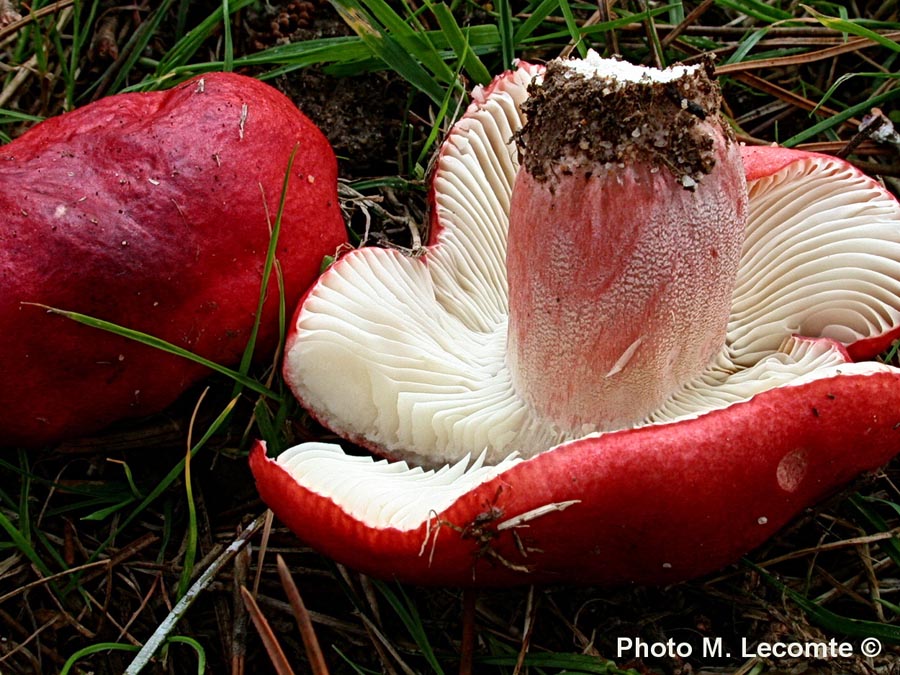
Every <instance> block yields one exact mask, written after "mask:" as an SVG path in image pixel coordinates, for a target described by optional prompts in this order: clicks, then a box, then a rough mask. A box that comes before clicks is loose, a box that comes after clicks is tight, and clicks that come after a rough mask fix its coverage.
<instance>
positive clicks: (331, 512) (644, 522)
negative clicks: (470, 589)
mask: <svg viewBox="0 0 900 675" xmlns="http://www.w3.org/2000/svg"><path fill="white" fill-rule="evenodd" d="M898 449H900V375H897V374H894V373H878V374H874V375H852V376H851V375H846V376H838V377H834V378H830V379H825V380H818V381H814V382H811V383H807V384H803V385H798V386H789V387H781V388H778V389H774V390H771V391H768V392H765V393H763V394H760V395H758V396H755V397H753V398H752V399H750V400H749V401H746V402H744V403H739V404H735V405H733V406H730V407H729V408H726V409H721V410H717V411H714V412H711V413H709V414H707V415H703V416H701V417H698V418H695V419H692V420H686V421H681V422H677V423H672V424H664V425H658V426H647V427H642V428H639V429H633V430H626V431H621V432H615V433H610V434H606V435H604V436H601V437H599V438H593V439H591V438H586V439H582V440H578V441H574V442H572V443H569V444H567V445H565V446H562V447H560V448H558V449H556V450H553V451H550V452H546V453H544V454H542V455H539V456H537V457H535V458H534V459H531V460H529V461H526V462H522V463H521V464H518V465H516V466H515V467H513V468H512V469H510V470H509V471H507V472H505V473H504V474H502V475H501V476H499V477H497V478H496V479H494V480H493V481H490V482H488V483H485V484H484V485H482V486H480V487H479V488H477V489H476V490H474V491H472V492H470V493H468V494H466V495H465V496H463V497H462V498H461V499H459V500H458V501H457V502H456V503H455V504H454V505H453V506H452V507H450V508H449V509H447V510H446V511H445V512H443V513H441V514H439V515H438V516H437V517H436V518H435V519H434V520H432V523H431V532H430V533H429V532H428V530H427V528H426V526H425V525H422V526H421V527H419V528H418V529H417V530H413V531H409V532H401V531H398V530H395V529H381V530H376V529H373V528H367V527H366V526H364V525H363V524H362V523H361V522H359V521H357V520H355V519H353V518H351V517H350V516H348V515H347V514H346V513H344V512H343V511H341V510H340V509H339V508H336V507H335V505H334V503H333V502H332V501H331V500H330V499H326V498H323V497H320V496H318V495H315V494H313V493H311V492H310V491H308V490H306V489H304V488H302V487H300V486H299V485H297V483H295V482H294V480H293V479H292V478H291V477H290V476H289V475H288V474H287V472H285V471H284V469H282V468H281V467H280V466H279V465H278V464H277V463H276V462H275V461H273V460H270V459H267V458H266V456H265V447H264V446H263V445H262V444H259V445H257V447H256V448H255V449H254V450H253V452H252V454H251V458H250V463H251V468H252V469H253V473H254V475H255V477H256V481H257V486H258V488H259V490H260V494H261V495H262V498H263V500H264V501H265V502H266V503H267V504H268V505H269V506H270V507H271V508H272V509H273V510H274V512H275V514H276V515H277V516H278V517H279V518H280V519H281V520H282V521H284V523H285V524H286V525H287V526H288V527H290V528H291V529H292V530H293V531H294V532H295V533H297V534H298V536H299V537H300V538H301V539H303V540H304V541H306V542H307V543H308V544H309V545H311V546H313V547H314V548H316V549H317V550H319V551H321V552H323V553H325V554H326V555H328V556H330V557H332V558H334V559H335V560H338V561H340V562H343V563H345V564H347V565H350V566H352V567H354V568H356V569H359V570H361V571H363V572H366V573H369V574H371V575H374V576H377V577H381V578H396V579H399V580H402V581H406V582H411V583H417V584H440V585H459V586H471V585H475V586H505V585H516V584H529V583H573V582H574V583H590V584H600V585H619V584H623V583H642V584H666V583H672V582H676V581H681V580H684V579H689V578H692V577H696V576H699V575H702V574H705V573H708V572H712V571H714V570H717V569H720V568H722V567H723V566H725V565H727V564H730V563H732V562H734V561H735V560H736V559H738V558H739V557H740V556H741V555H743V554H745V553H747V552H748V551H750V550H752V549H753V548H754V547H756V546H758V545H759V544H761V543H762V542H764V541H765V540H766V539H767V538H768V537H770V536H772V534H774V533H775V532H776V531H777V530H778V529H779V528H780V527H782V526H783V525H784V524H785V523H787V522H788V521H789V520H790V519H791V518H792V517H793V516H794V515H796V514H797V513H798V512H799V511H801V510H802V509H803V508H805V507H807V506H809V505H810V504H813V503H815V502H816V501H818V500H821V499H822V498H823V497H824V496H827V495H828V494H829V493H831V492H833V491H834V490H835V489H836V488H838V487H839V486H841V485H843V484H845V483H846V482H847V481H849V480H851V479H852V478H853V477H854V476H856V475H858V474H859V473H860V472H863V471H867V470H871V469H875V468H877V467H878V466H881V465H883V464H884V463H886V462H887V461H888V460H889V459H890V458H891V457H892V456H893V455H894V454H896V453H897V451H898ZM569 500H581V501H580V503H578V504H575V505H572V506H570V507H568V508H566V509H564V510H561V511H556V512H551V513H547V514H545V515H542V516H540V517H537V518H535V519H533V520H531V521H529V522H527V523H524V524H523V525H525V526H523V527H519V528H511V529H506V530H504V531H502V532H498V531H497V529H496V526H497V525H498V524H499V523H501V522H503V521H505V520H508V519H510V518H514V517H515V516H518V515H520V514H523V513H527V512H529V511H532V510H533V509H537V508H539V507H541V506H544V505H546V504H551V503H561V502H566V501H569ZM492 509H493V511H492ZM438 520H439V521H440V522H441V523H444V524H443V525H439V523H438ZM451 524H452V526H451ZM479 528H480V529H479ZM513 532H515V535H513ZM516 537H518V540H519V541H518V542H517V541H516ZM426 540H427V544H426V545H425V546H424V548H423V543H425V542H426ZM420 551H421V553H420ZM522 551H525V552H526V553H527V556H524V555H523V554H522ZM513 565H515V566H524V567H528V568H530V570H531V571H519V570H515V569H513V568H512V566H513Z"/></svg>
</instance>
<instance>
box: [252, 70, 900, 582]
mask: <svg viewBox="0 0 900 675" xmlns="http://www.w3.org/2000/svg"><path fill="white" fill-rule="evenodd" d="M602 61H603V60H600V59H596V58H595V57H590V58H589V59H587V60H586V62H583V61H575V62H566V63H562V64H557V65H554V66H551V67H550V68H548V69H547V71H543V70H541V69H538V68H535V67H534V66H529V65H526V64H522V65H520V67H519V68H518V69H517V70H516V71H513V72H511V73H507V74H505V75H503V76H501V77H500V78H498V79H497V80H496V81H495V82H494V83H493V84H492V85H490V86H489V87H487V88H485V89H484V90H479V91H477V92H476V93H475V94H474V95H473V101H474V102H473V104H472V105H471V106H470V108H469V110H468V111H467V112H466V114H465V115H464V117H463V118H462V119H461V120H460V122H459V123H457V125H456V126H455V127H454V129H453V131H452V132H451V134H450V136H449V137H448V139H447V141H446V142H445V143H444V145H443V147H442V149H441V153H440V156H439V159H438V165H437V170H436V173H435V176H434V182H433V195H432V197H433V202H434V205H435V215H434V218H435V222H436V224H437V227H436V228H435V229H436V234H435V235H434V236H433V237H432V239H431V242H430V245H429V247H428V248H427V249H426V251H425V252H424V255H421V256H418V257H409V256H405V255H403V254H401V253H399V252H397V251H393V250H386V249H362V250H358V251H355V252H353V253H351V254H349V255H346V256H345V257H343V258H342V259H341V260H340V261H339V262H338V263H337V264H336V265H334V266H333V267H332V268H331V269H329V270H328V272H326V273H325V274H324V275H323V276H322V278H321V279H320V280H319V281H318V282H317V283H316V285H315V286H314V287H313V288H312V289H311V291H310V293H309V294H308V295H307V296H306V297H305V299H304V301H303V303H302V305H301V306H300V307H299V308H298V311H297V313H296V315H295V318H294V322H293V325H292V331H291V334H290V336H289V340H288V345H287V352H286V358H285V371H284V372H285V377H286V379H287V381H288V382H289V384H290V385H291V387H292V389H293V390H294V392H295V393H296V395H297V396H298V398H299V399H300V401H301V402H302V403H303V404H304V405H305V406H306V407H307V409H308V410H309V411H310V412H311V413H312V414H313V415H314V416H315V417H316V418H317V419H319V420H320V421H321V422H323V423H324V424H325V425H326V426H328V427H330V428H331V429H333V430H334V431H336V432H337V433H338V434H340V435H341V436H343V437H344V438H346V439H348V440H349V441H351V442H353V443H357V444H359V445H362V446H364V447H366V448H369V449H371V450H373V451H375V452H376V453H378V454H380V455H382V456H384V457H386V458H387V459H381V460H375V459H373V458H372V457H365V456H358V455H355V454H348V453H345V452H344V451H343V449H342V448H341V447H340V446H338V445H334V444H321V443H314V444H302V445H299V446H297V447H295V448H291V449H289V450H287V451H286V452H284V453H282V454H281V455H279V456H278V457H277V458H268V457H267V456H266V452H265V447H264V446H263V445H262V444H260V445H258V446H257V447H256V449H255V450H254V451H253V453H252V454H251V467H252V468H253V471H254V473H255V475H256V479H257V485H258V486H259V489H260V493H261V494H262V496H263V499H264V500H265V501H266V502H267V503H268V504H269V505H270V506H271V507H272V508H273V510H274V511H275V512H276V514H277V515H278V516H279V517H280V518H282V519H283V520H284V521H285V522H286V523H287V524H288V525H289V526H290V527H291V528H292V529H293V530H294V531H295V532H296V533H297V534H298V535H299V536H300V537H301V538H302V539H304V540H305V541H306V542H308V543H310V544H311V545H313V546H314V547H316V548H318V549H320V550H322V551H323V552H325V553H326V554H328V555H330V556H333V557H334V558H336V559H337V560H339V561H341V562H344V563H347V564H349V565H352V566H355V567H357V568H359V569H361V570H363V571H366V572H368V573H371V574H374V575H378V576H382V577H395V578H399V579H403V580H408V581H414V582H417V583H428V584H464V585H470V584H474V585H508V584H520V583H534V582H579V583H598V584H617V583H624V582H641V583H669V582H673V581H677V580H681V579H686V578H689V577H693V576H696V575H699V574H703V573H705V572H708V571H712V570H715V569H717V568H719V567H721V566H723V565H725V564H728V563H729V562H732V561H734V560H735V559H736V558H737V557H739V556H740V555H741V554H743V553H745V552H747V551H748V550H750V549H751V548H753V547H754V546H756V545H758V544H760V543H761V542H763V541H764V540H765V539H766V538H767V537H769V536H771V535H772V533H773V532H775V531H776V530H777V529H778V528H779V527H781V526H782V525H783V524H784V523H786V522H787V521H788V520H789V519H790V518H791V517H792V516H793V515H794V514H796V513H797V512H798V511H799V510H800V509H802V508H804V507H806V506H808V505H810V504H812V503H814V502H815V501H816V500H818V499H821V498H822V497H823V496H824V495H826V494H828V493H829V492H830V491H832V490H834V489H835V488H836V487H837V486H839V485H841V484H843V483H845V482H846V481H848V480H849V479H851V478H852V477H853V476H855V475H857V474H858V473H860V472H861V471H865V470H868V469H873V468H875V467H878V466H880V465H882V464H883V463H885V462H886V461H887V460H888V459H889V458H890V457H892V456H893V455H894V454H896V453H897V452H898V450H900V408H898V403H900V386H898V385H900V370H898V369H896V368H892V367H890V366H887V365H885V364H882V363H879V362H876V361H864V362H854V361H853V360H852V358H851V355H852V356H853V357H856V358H861V357H867V358H871V357H872V356H873V353H872V352H871V350H872V349H873V348H874V346H876V345H878V344H883V343H884V342H885V341H886V340H890V339H892V337H893V336H896V334H897V331H898V326H900V204H898V202H897V200H896V199H894V198H893V197H892V196H891V195H890V194H889V193H887V192H886V191H885V190H884V189H883V188H882V187H880V186H879V185H878V184H877V183H875V182H874V181H872V180H871V179H869V178H867V177H865V176H863V175H862V174H861V173H860V172H858V171H857V170H855V169H853V168H852V167H850V166H849V165H848V164H846V163H845V162H843V161H841V160H838V159H834V158H830V157H826V156H822V155H812V154H809V153H803V152H796V151H790V150H785V149H782V148H768V149H741V148H739V146H737V144H736V143H735V142H734V141H733V139H731V138H730V135H729V133H728V131H727V129H726V128H725V127H724V126H723V125H722V123H721V121H720V120H719V119H718V113H717V110H716V109H715V108H714V107H713V106H711V105H710V102H712V101H714V100H715V98H716V97H717V92H716V90H715V87H714V85H713V83H712V82H711V81H709V80H708V79H704V77H703V73H702V72H700V70H699V69H696V68H684V67H679V68H678V69H673V70H672V71H666V72H663V73H660V72H659V71H653V70H652V69H638V70H637V71H631V70H630V69H629V68H627V67H625V66H624V65H622V64H621V62H618V61H616V62H613V63H604V62H602ZM553 70H557V71H558V72H559V73H560V74H561V77H562V79H563V80H568V83H564V84H563V87H568V85H569V84H572V83H574V84H575V85H576V86H577V87H582V86H587V87H589V90H590V91H591V92H592V93H590V95H584V96H583V97H582V98H583V100H584V101H585V102H590V105H594V104H596V105H597V106H598V107H603V103H602V100H601V102H598V98H599V99H602V98H603V97H604V96H613V95H616V96H618V97H619V98H622V97H624V98H629V97H631V98H632V99H633V100H634V101H637V105H636V106H635V109H634V110H632V111H631V113H629V112H628V111H627V110H622V109H621V108H616V116H617V117H616V119H619V120H620V121H621V123H620V124H619V125H618V126H619V128H618V129H615V128H614V127H615V125H614V124H611V123H606V126H607V128H608V129H609V130H610V131H611V132H612V133H611V134H610V135H598V134H595V133H593V131H591V133H590V134H589V135H590V136H591V137H594V138H596V139H597V140H598V142H599V143H601V144H605V145H604V147H602V148H601V149H600V150H596V149H594V148H591V147H590V145H589V140H588V139H586V138H585V137H582V135H581V134H580V130H579V129H578V128H577V127H578V125H579V124H581V120H584V121H585V122H584V124H585V125H586V127H587V128H588V130H592V127H591V125H592V124H593V123H594V122H595V121H596V120H597V119H601V120H602V115H603V114H604V113H603V111H600V112H596V113H595V111H593V109H592V108H591V107H590V106H586V107H585V108H580V109H576V110H575V111H574V112H564V111H563V108H559V109H558V110H557V114H555V115H551V116H550V117H549V118H548V119H549V120H550V124H551V130H552V120H554V119H555V120H557V122H558V127H559V131H560V136H561V137H562V142H561V143H558V144H557V145H556V146H555V147H551V148H550V149H549V150H547V149H545V148H542V147H536V146H537V145H538V144H539V141H535V140H534V138H533V137H532V136H529V132H528V128H529V125H531V124H532V123H533V122H534V120H535V119H538V117H539V115H540V113H538V112H535V108H534V106H535V105H537V104H536V103H535V102H536V101H538V100H543V99H545V98H549V97H550V94H549V92H550V90H551V89H554V88H556V87H557V80H556V79H555V76H553V72H552V71H553ZM597 89H599V91H597ZM607 89H608V90H609V92H608V93H605V91H606V90H607ZM699 94H704V95H702V96H701V95H699ZM576 98H577V96H576ZM648 99H652V100H653V101H654V105H656V104H658V105H659V111H661V112H657V114H662V115H663V116H664V117H666V116H667V118H668V120H669V121H672V122H674V123H675V125H676V126H677V125H683V129H684V130H685V133H684V135H683V138H682V139H680V140H678V142H675V140H673V139H669V138H666V137H661V136H658V135H657V134H656V131H657V129H656V127H654V124H655V121H654V119H653V118H652V115H651V118H650V119H642V118H640V116H639V115H637V112H638V111H646V110H647V109H648V107H649V105H648V103H647V101H648ZM616 101H617V102H614V103H609V106H611V107H615V106H618V105H619V102H618V99H616ZM551 110H553V109H551ZM595 114H597V115H600V116H601V118H595V117H593V116H594V115H595ZM601 126H602V124H601ZM523 130H524V131H523ZM538 135H539V136H540V137H541V138H544V139H545V138H547V136H548V134H547V133H546V132H541V133H540V134H538ZM645 135H647V138H649V141H650V145H651V146H652V145H655V144H656V143H657V142H658V143H659V144H660V145H659V148H661V149H663V151H662V152H660V153H659V154H658V155H657V156H656V158H654V156H653V153H652V152H651V153H650V154H647V153H644V151H643V150H641V149H639V148H637V149H636V148H635V147H634V146H633V145H632V144H631V141H629V138H631V139H637V138H639V137H644V136H645ZM688 137H690V138H688ZM517 139H518V141H519V143H518V145H517V143H516V140H517ZM681 140H685V141H686V142H685V144H681ZM585 144H586V145H585ZM559 148H563V151H562V152H559ZM665 148H669V149H670V150H672V154H671V155H669V154H666V152H665V151H664V149H665ZM579 150H584V156H582V155H581V154H579ZM532 151H537V152H539V153H541V155H540V156H539V157H538V159H537V161H535V158H533V157H532V158H530V159H529V158H528V153H529V152H532ZM606 152H609V153H610V154H608V155H604V154H602V153H606ZM692 153H693V154H692ZM676 154H677V155H679V156H680V157H682V158H687V160H688V161H687V163H686V164H685V163H682V162H680V161H676V159H675V158H674V155H676ZM523 157H524V160H523ZM704 157H705V158H706V159H703V158H704ZM691 158H694V159H697V158H700V159H701V160H702V161H699V162H697V161H694V159H691ZM544 160H546V161H544ZM706 160H709V161H706ZM685 167H689V168H687V169H686V168H685ZM688 179H689V180H688ZM520 191H521V192H524V194H519V192H520ZM667 205H674V208H673V209H669V210H667V208H666V207H667ZM729 207H730V208H729ZM717 225H718V227H717ZM548 270H549V271H548ZM723 307H724V309H723ZM623 316H624V317H625V318H623ZM673 334H674V335H676V336H677V339H674V340H672V339H668V338H670V337H671V336H672V335H673ZM523 344H525V347H524V348H523V347H522V345H523ZM857 345H862V347H861V348H857ZM645 346H649V347H650V349H648V350H647V351H644V349H645ZM617 382H620V383H623V386H622V387H621V388H617V387H616V383H617ZM567 403H571V405H570V406H567Z"/></svg>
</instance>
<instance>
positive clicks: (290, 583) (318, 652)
mask: <svg viewBox="0 0 900 675" xmlns="http://www.w3.org/2000/svg"><path fill="white" fill-rule="evenodd" d="M277 562H278V577H279V578H280V579H281V585H282V586H283V587H284V592H285V594H286V595H287V597H288V602H290V603H291V609H292V610H293V612H294V618H295V619H296V620H297V627H298V628H299V629H300V637H301V638H303V646H304V647H305V648H306V657H307V658H308V659H309V665H310V667H311V668H312V673H313V675H328V664H327V663H325V656H324V655H323V654H322V648H321V647H320V646H319V639H318V638H317V637H316V631H315V629H314V628H313V624H312V619H311V618H310V616H309V612H308V611H307V610H306V605H304V604H303V598H301V597H300V591H299V590H298V589H297V584H295V583H294V579H293V577H292V576H291V572H290V570H288V568H287V564H286V563H285V562H284V558H282V557H281V556H278V558H277Z"/></svg>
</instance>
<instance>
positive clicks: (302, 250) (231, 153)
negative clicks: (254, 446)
mask: <svg viewBox="0 0 900 675" xmlns="http://www.w3.org/2000/svg"><path fill="white" fill-rule="evenodd" d="M295 147H296V156H295V157H294V161H293V169H292V173H291V176H290V181H289V183H288V188H287V193H286V202H285V208H284V214H283V218H282V228H281V233H280V237H279V239H278V246H277V252H276V255H277V259H278V261H279V263H280V265H281V267H280V272H281V275H282V279H283V282H284V289H285V298H284V300H285V301H286V302H287V303H289V304H290V306H293V304H294V303H296V302H297V300H298V298H299V296H300V295H301V293H303V291H304V290H305V289H306V288H307V287H308V286H309V284H311V283H312V281H313V279H314V278H315V277H316V275H317V274H318V272H319V269H320V266H321V262H322V258H323V256H325V255H327V254H333V253H334V251H335V249H336V248H337V247H338V246H339V245H340V244H341V243H342V242H344V241H345V237H346V235H345V231H344V227H343V221H342V217H341V213H340V208H339V204H338V199H337V188H336V185H337V183H336V181H337V179H336V161H335V157H334V153H333V152H332V150H331V148H330V146H329V144H328V142H327V141H326V140H325V138H324V136H323V135H322V134H321V132H319V130H318V129H317V128H316V127H315V126H314V125H313V123H312V122H310V121H309V120H308V119H307V118H306V117H305V116H303V115H302V114H301V113H300V112H299V111H298V110H297V108H296V106H295V105H294V104H293V103H291V101H290V100H288V99H287V98H286V97H285V96H283V95H282V94H281V93H279V92H278V91H277V90H275V89H274V88H272V87H270V86H268V85H266V84H263V83H261V82H259V81H257V80H254V79H252V78H249V77H244V76H239V75H233V74H226V73H211V74H207V75H203V76H201V77H197V78H194V79H192V80H189V81H187V82H185V83H183V84H181V85H179V86H177V87H175V88H173V89H171V90H169V91H165V92H155V93H148V94H125V95H119V96H113V97H110V98H107V99H103V100H101V101H98V102H97V103H94V104H91V105H88V106H85V107H84V108H81V109H79V110H76V111H74V112H71V113H67V114H64V115H62V116H60V117H56V118H52V119H48V120H47V121H45V122H43V123H41V124H39V125H38V126H36V127H35V128H34V129H31V130H29V131H28V132H26V133H25V134H23V135H22V136H21V137H20V138H18V139H17V140H15V141H13V142H11V143H9V144H8V145H6V146H3V147H0V291H2V292H0V326H2V328H3V330H2V331H0V359H2V365H0V430H2V435H0V445H27V446H37V445H41V444H46V443H51V442H54V441H58V440H61V439H64V438H69V437H73V436H78V435H83V434H86V433H89V432H93V431H97V430H99V429H100V428H102V427H104V426H106V425H108V424H110V423H111V422H113V421H115V420H117V419H120V418H123V417H133V416H137V415H145V414H149V413H152V412H156V411H159V410H160V409H162V408H163V407H165V406H167V405H168V404H169V403H171V402H172V401H173V400H174V399H175V398H176V397H177V396H178V395H179V394H180V393H181V392H183V391H184V390H185V388H186V387H187V386H188V385H190V384H191V383H193V382H195V381H197V380H198V379H199V378H201V377H203V376H204V375H205V374H206V373H208V370H207V369H205V368H204V367H202V366H199V365H197V364H194V363H192V362H189V361H187V360H184V359H181V358H179V357H176V356H171V355H167V354H164V353H162V352H160V351H158V350H155V349H153V348H151V347H146V346H143V345H140V344H138V343H135V342H131V341H129V340H127V339H125V338H122V337H118V336H114V335H112V334H108V333H104V332H101V331H98V330H96V329H92V328H88V327H86V326H83V325H79V324H76V323H74V322H73V321H70V320H68V319H66V318H63V317H61V316H58V315H51V314H48V313H47V312H46V311H45V310H44V309H42V308H40V307H37V306H34V304H31V303H38V304H41V305H47V306H52V307H56V308H61V309H65V310H72V311H76V312H81V313H84V314H88V315H91V316H95V317H98V318H101V319H105V320H108V321H112V322H114V323H117V324H120V325H123V326H126V327H129V328H133V329H137V330H140V331H144V332H147V333H150V334H152V335H155V336H157V337H160V338H163V339H165V340H168V341H169V342H172V343H174V344H176V345H178V346H180V347H184V348H186V349H189V350H191V351H193V352H196V353H197V354H200V355H202V356H204V357H206V358H208V359H212V360H214V361H217V362H220V363H223V364H226V365H227V364H233V363H236V362H237V361H238V360H239V359H240V356H241V354H242V352H243V350H244V347H245V345H246V344H247V340H248V337H249V335H250V330H251V328H252V326H253V323H254V319H255V313H256V307H257V303H258V298H259V293H260V286H261V282H262V272H263V265H264V262H265V259H266V253H267V249H268V246H269V241H270V236H271V227H272V223H273V221H274V219H275V216H276V214H277V213H278V207H279V201H280V199H281V195H282V187H283V185H284V184H285V175H286V171H287V170H288V165H289V159H290V156H291V153H292V152H293V151H294V148H295ZM267 293H268V297H267V302H266V305H265V311H264V314H263V317H262V322H261V326H260V334H259V341H258V346H259V352H258V354H259V355H264V354H268V355H271V353H272V351H273V348H274V345H275V341H276V338H277V332H278V321H277V309H278V303H279V298H278V293H277V285H276V284H275V283H274V280H273V283H272V284H271V287H270V289H269V290H268V292H267ZM266 358H268V356H267V357H266Z"/></svg>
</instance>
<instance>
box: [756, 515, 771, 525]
mask: <svg viewBox="0 0 900 675" xmlns="http://www.w3.org/2000/svg"><path fill="white" fill-rule="evenodd" d="M756 522H757V523H759V524H760V525H765V524H766V523H768V522H769V519H768V518H766V517H765V516H760V517H759V518H757V519H756Z"/></svg>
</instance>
